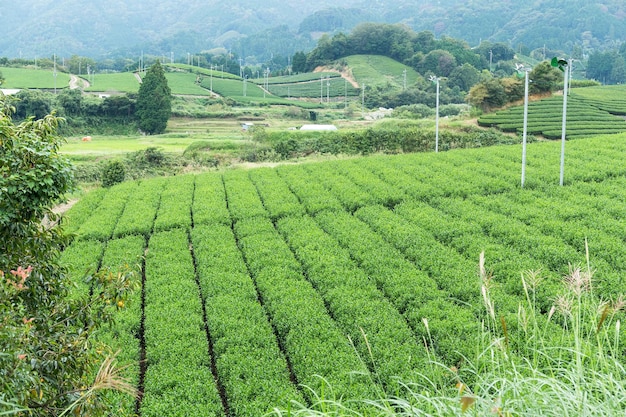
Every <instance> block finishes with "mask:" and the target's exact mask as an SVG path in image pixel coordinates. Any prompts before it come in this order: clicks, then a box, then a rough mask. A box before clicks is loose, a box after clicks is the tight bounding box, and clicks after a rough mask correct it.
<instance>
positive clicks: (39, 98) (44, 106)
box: [15, 90, 52, 119]
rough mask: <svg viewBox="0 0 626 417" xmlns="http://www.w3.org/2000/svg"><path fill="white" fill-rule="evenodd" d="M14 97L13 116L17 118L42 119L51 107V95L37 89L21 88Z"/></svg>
mask: <svg viewBox="0 0 626 417" xmlns="http://www.w3.org/2000/svg"><path fill="white" fill-rule="evenodd" d="M16 98H18V101H17V104H16V106H15V108H16V111H15V117H17V118H18V119H27V118H29V117H34V118H35V119H43V118H44V117H45V116H46V115H47V114H49V113H50V111H51V108H52V104H51V102H52V99H51V96H50V95H49V94H46V93H44V92H42V91H39V90H22V91H20V92H19V93H17V94H16Z"/></svg>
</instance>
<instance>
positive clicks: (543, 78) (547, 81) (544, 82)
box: [528, 61, 563, 93]
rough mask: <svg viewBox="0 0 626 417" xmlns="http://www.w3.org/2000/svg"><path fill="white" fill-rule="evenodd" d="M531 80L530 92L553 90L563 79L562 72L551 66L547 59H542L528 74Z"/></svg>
mask: <svg viewBox="0 0 626 417" xmlns="http://www.w3.org/2000/svg"><path fill="white" fill-rule="evenodd" d="M528 76H529V77H530V79H531V80H533V82H532V83H531V85H530V91H531V93H547V92H550V91H553V90H554V89H555V88H556V86H557V85H558V83H559V82H561V81H562V80H563V74H562V73H561V72H559V70H557V69H555V68H553V67H552V65H551V64H550V62H549V61H543V62H541V63H539V64H537V65H535V67H534V68H533V70H532V71H531V72H530V74H528Z"/></svg>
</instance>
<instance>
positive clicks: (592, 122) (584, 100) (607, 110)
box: [478, 87, 626, 139]
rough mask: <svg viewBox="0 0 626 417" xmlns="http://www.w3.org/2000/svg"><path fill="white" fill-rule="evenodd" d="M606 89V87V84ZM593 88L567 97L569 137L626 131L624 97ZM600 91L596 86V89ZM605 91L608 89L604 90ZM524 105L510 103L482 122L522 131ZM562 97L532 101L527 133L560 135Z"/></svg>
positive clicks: (481, 120) (545, 135)
mask: <svg viewBox="0 0 626 417" xmlns="http://www.w3.org/2000/svg"><path fill="white" fill-rule="evenodd" d="M603 89H604V87H603ZM593 91H594V90H593V89H592V88H580V89H576V90H574V92H572V94H571V96H570V97H569V98H568V101H567V117H566V122H567V123H566V137H567V138H577V137H590V136H595V135H598V134H603V133H604V134H612V133H621V132H626V120H625V119H624V117H621V115H623V114H626V102H625V101H624V100H622V99H619V98H617V99H612V100H610V99H608V98H607V97H606V96H605V97H604V98H599V97H597V98H595V99H592V98H590V97H593ZM596 91H597V90H596ZM604 91H606V89H605V90H604ZM523 111H524V108H523V106H516V107H511V108H508V109H505V110H500V111H497V112H495V113H490V114H486V115H484V116H481V117H480V118H479V119H478V124H479V125H480V126H485V127H488V126H495V127H497V128H498V129H501V130H503V131H505V132H517V133H522V131H523V127H524V124H523V121H524V114H523ZM562 121H563V97H562V96H554V97H551V98H548V99H543V100H540V101H535V102H531V103H529V105H528V133H529V134H531V135H542V136H544V137H545V138H547V139H557V138H560V137H561V135H562Z"/></svg>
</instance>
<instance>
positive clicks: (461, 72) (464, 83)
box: [448, 63, 480, 91]
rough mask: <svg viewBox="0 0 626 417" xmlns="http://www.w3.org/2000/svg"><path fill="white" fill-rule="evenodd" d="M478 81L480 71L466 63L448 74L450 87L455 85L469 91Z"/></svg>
mask: <svg viewBox="0 0 626 417" xmlns="http://www.w3.org/2000/svg"><path fill="white" fill-rule="evenodd" d="M478 81H480V73H479V72H478V70H477V69H476V68H474V67H473V66H472V65H470V64H467V63H466V64H463V65H461V66H460V67H456V68H455V69H453V70H452V72H450V75H449V76H448V84H449V85H450V86H451V87H454V86H457V87H459V88H460V89H461V90H463V91H469V90H470V88H472V86H473V85H474V84H476V83H477V82H478Z"/></svg>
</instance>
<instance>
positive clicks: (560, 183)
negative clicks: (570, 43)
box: [559, 59, 572, 186]
mask: <svg viewBox="0 0 626 417" xmlns="http://www.w3.org/2000/svg"><path fill="white" fill-rule="evenodd" d="M571 65H572V60H571V59H570V60H569V62H568V63H567V66H566V67H565V76H564V78H563V80H564V82H563V125H562V128H561V174H560V179H559V185H561V186H563V177H564V175H565V125H566V123H567V93H568V91H567V84H568V79H569V70H570V66H571Z"/></svg>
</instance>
